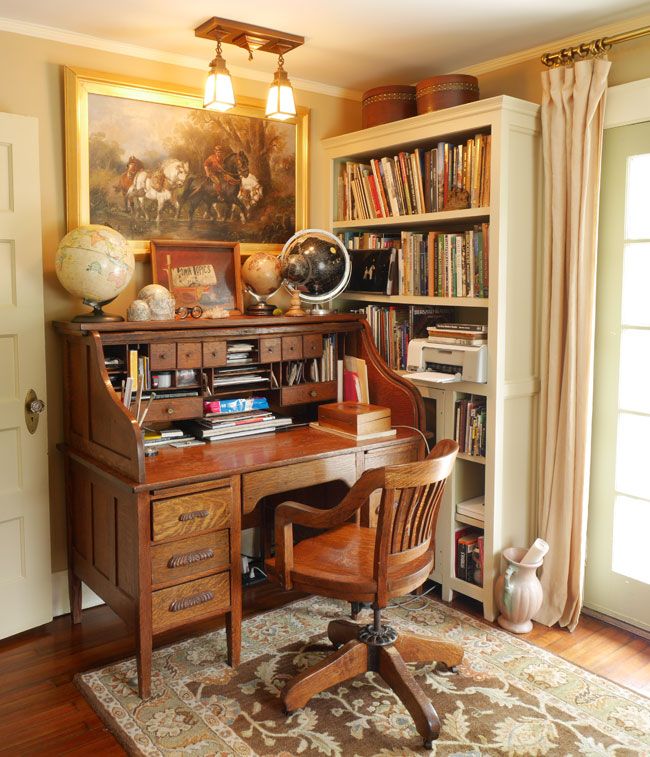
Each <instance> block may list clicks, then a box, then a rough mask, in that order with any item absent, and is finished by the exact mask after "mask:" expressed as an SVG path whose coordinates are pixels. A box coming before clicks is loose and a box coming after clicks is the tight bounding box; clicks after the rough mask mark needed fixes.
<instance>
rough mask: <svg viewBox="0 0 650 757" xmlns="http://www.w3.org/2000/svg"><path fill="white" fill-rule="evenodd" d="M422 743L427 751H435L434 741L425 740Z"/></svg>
mask: <svg viewBox="0 0 650 757" xmlns="http://www.w3.org/2000/svg"><path fill="white" fill-rule="evenodd" d="M422 743H423V745H424V748H425V749H433V741H431V740H430V739H424V741H423V742H422Z"/></svg>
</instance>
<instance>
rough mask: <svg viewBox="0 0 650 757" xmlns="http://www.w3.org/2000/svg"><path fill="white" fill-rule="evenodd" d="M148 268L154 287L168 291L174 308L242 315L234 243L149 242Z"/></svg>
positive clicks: (172, 240) (237, 263)
mask: <svg viewBox="0 0 650 757" xmlns="http://www.w3.org/2000/svg"><path fill="white" fill-rule="evenodd" d="M151 268H152V272H153V282H154V284H162V285H163V286H164V287H167V289H169V291H170V292H171V293H172V294H173V295H174V298H175V299H176V307H177V308H178V307H185V308H188V309H189V308H193V307H195V306H197V305H198V306H199V307H200V308H202V310H204V311H205V310H208V309H209V308H214V307H220V308H223V309H225V310H228V311H229V312H230V314H231V315H241V314H242V312H243V294H242V288H241V266H240V260H239V244H238V243H237V242H208V241H198V240H186V241H180V240H177V239H152V240H151Z"/></svg>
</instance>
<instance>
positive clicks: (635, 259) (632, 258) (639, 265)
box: [621, 194, 650, 326]
mask: <svg viewBox="0 0 650 757" xmlns="http://www.w3.org/2000/svg"><path fill="white" fill-rule="evenodd" d="M648 196H649V197H650V194H649V195H648ZM648 217H649V218H650V209H648ZM649 281H650V242H636V243H633V244H626V245H625V248H624V251H623V302H622V306H621V320H622V322H623V323H624V324H625V325H628V326H650V296H649V295H648V282H649Z"/></svg>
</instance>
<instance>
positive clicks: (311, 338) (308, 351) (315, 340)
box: [302, 334, 323, 357]
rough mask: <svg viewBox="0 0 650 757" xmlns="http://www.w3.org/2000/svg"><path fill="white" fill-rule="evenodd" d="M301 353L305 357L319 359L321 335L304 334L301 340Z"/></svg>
mask: <svg viewBox="0 0 650 757" xmlns="http://www.w3.org/2000/svg"><path fill="white" fill-rule="evenodd" d="M302 351H303V353H304V356H305V357H320V356H321V355H322V354H323V335H322V334H305V335H304V336H303V338H302Z"/></svg>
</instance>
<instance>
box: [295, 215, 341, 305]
mask: <svg viewBox="0 0 650 757" xmlns="http://www.w3.org/2000/svg"><path fill="white" fill-rule="evenodd" d="M280 260H281V263H282V275H283V277H284V279H285V281H286V283H287V284H288V285H289V286H290V287H291V288H292V289H293V290H294V291H297V292H299V293H300V298H301V299H303V300H305V302H309V303H313V304H314V305H315V306H316V307H314V308H313V309H312V311H311V312H312V315H324V314H325V313H326V312H327V311H326V310H324V309H323V308H322V307H318V305H319V304H320V303H324V302H326V301H327V300H332V299H334V298H335V297H337V296H338V295H339V294H341V292H342V291H343V290H344V289H345V287H346V286H347V285H348V283H349V281H350V273H351V265H350V255H349V253H348V251H347V250H346V248H345V246H344V244H343V242H341V240H340V239H339V238H338V237H336V236H334V234H331V233H330V232H329V231H324V230H322V229H304V230H303V231H299V232H298V233H297V234H294V235H293V236H292V237H291V239H289V241H288V242H287V243H286V244H285V245H284V247H283V249H282V254H281V255H280ZM296 314H297V313H296Z"/></svg>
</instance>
